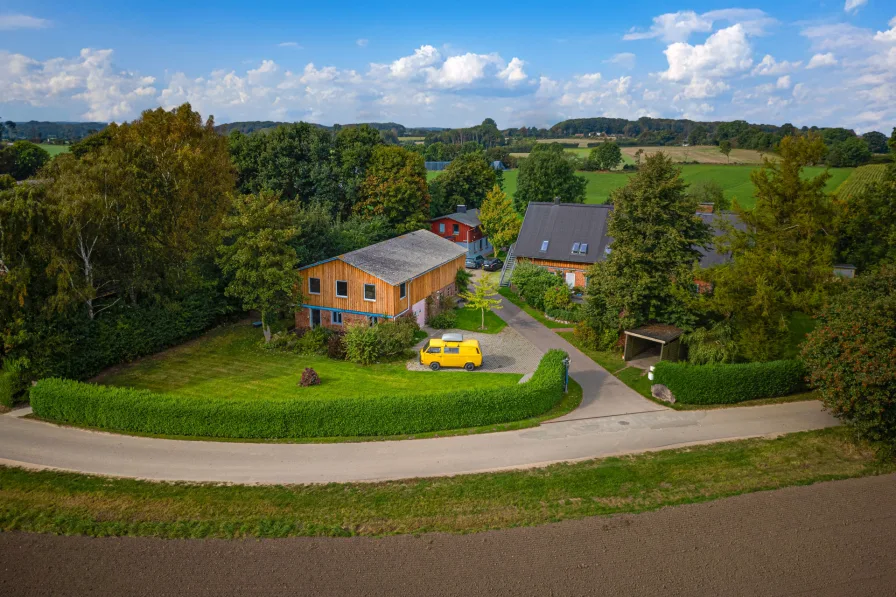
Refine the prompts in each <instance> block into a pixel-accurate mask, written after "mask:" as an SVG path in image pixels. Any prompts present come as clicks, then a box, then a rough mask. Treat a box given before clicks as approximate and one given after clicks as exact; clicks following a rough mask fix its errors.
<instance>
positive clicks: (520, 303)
mask: <svg viewBox="0 0 896 597" xmlns="http://www.w3.org/2000/svg"><path fill="white" fill-rule="evenodd" d="M498 292H499V293H500V294H501V296H503V297H504V298H506V299H507V300H508V301H510V302H511V303H513V304H514V305H516V306H517V307H519V308H520V309H522V310H523V311H525V312H526V313H528V314H529V315H531V316H532V317H534V318H535V319H536V320H538V321H539V322H541V324H542V325H544V326H545V327H548V328H552V329H564V328H565V329H568V328H570V327H571V326H570V324H568V323H560V322H557V321H551V320H550V319H548V318H547V317H545V316H544V313H542V312H541V311H539V310H538V309H536V308H534V307H532V306H530V305H529V304H528V303H527V302H526V301H524V300H523V299H522V297H520V295H518V294H517V293H515V292H514V291H513V290H511V289H510V288H507V287H503V288H500V289H499V290H498Z"/></svg>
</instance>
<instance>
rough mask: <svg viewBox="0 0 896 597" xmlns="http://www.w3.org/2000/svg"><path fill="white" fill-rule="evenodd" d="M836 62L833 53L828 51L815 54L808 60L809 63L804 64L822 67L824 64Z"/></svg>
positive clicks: (834, 63)
mask: <svg viewBox="0 0 896 597" xmlns="http://www.w3.org/2000/svg"><path fill="white" fill-rule="evenodd" d="M836 64H837V59H836V58H834V54H833V53H831V52H828V53H827V54H815V55H814V56H812V58H811V59H810V60H809V64H807V65H806V68H809V69H812V68H822V67H825V66H834V65H836Z"/></svg>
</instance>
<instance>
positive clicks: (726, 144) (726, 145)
mask: <svg viewBox="0 0 896 597" xmlns="http://www.w3.org/2000/svg"><path fill="white" fill-rule="evenodd" d="M719 151H720V152H722V153H723V154H725V159H727V160H728V163H729V164H730V163H731V141H728V140H727V139H725V140H724V141H721V142H720V143H719Z"/></svg>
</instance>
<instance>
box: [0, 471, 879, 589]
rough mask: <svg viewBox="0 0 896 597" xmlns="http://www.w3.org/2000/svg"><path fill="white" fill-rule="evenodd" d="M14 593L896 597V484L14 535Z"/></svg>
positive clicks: (8, 558) (9, 573) (7, 574)
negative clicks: (338, 530)
mask: <svg viewBox="0 0 896 597" xmlns="http://www.w3.org/2000/svg"><path fill="white" fill-rule="evenodd" d="M0 553H2V554H3V558H2V560H0V570H2V571H3V573H2V574H0V594H2V595H4V596H6V597H18V596H20V595H21V596H24V595H28V596H40V595H87V594H91V595H94V594H96V595H133V596H142V595H147V596H150V595H152V596H155V595H215V596H221V595H320V596H327V595H334V596H336V595H338V596H340V597H354V596H362V595H390V596H395V597H402V596H405V595H408V596H418V595H426V596H432V597H441V596H448V595H457V596H461V595H462V596H468V595H470V596H472V595H489V596H492V597H501V596H504V595H514V596H529V595H537V596H539V597H541V596H545V595H619V596H626V595H638V596H653V595H658V596H660V595H661V596H663V597H670V596H677V595H683V596H684V595H686V596H695V597H701V596H712V597H720V596H727V595H739V596H754V595H770V596H771V595H774V596H785V595H801V596H804V597H810V596H811V597H829V596H846V595H850V596H852V595H861V596H863V597H873V596H876V595H880V596H885V595H886V596H891V595H893V587H896V555H894V554H896V475H887V476H881V477H867V478H864V479H851V480H847V481H834V482H829V483H819V484H816V485H810V486H807V487H792V488H788V489H782V490H778V491H766V492H760V493H753V494H749V495H743V496H738V497H733V498H728V499H723V500H718V501H713V502H708V503H705V504H695V505H690V506H680V507H676V508H664V509H662V510H658V511H656V512H648V513H645V514H636V515H622V516H613V517H594V518H587V519H584V520H577V521H567V522H562V523H558V524H550V525H544V526H540V527H531V528H517V529H508V530H505V531H493V532H487V533H475V534H472V535H444V534H426V535H421V536H400V537H385V538H381V539H374V538H365V537H353V538H346V539H332V538H293V539H268V540H261V541H258V540H241V541H221V540H164V539H146V538H130V537H125V538H110V537H106V538H100V539H94V538H89V537H59V536H55V535H36V534H34V535H32V534H26V533H0Z"/></svg>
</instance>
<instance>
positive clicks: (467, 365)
mask: <svg viewBox="0 0 896 597" xmlns="http://www.w3.org/2000/svg"><path fill="white" fill-rule="evenodd" d="M475 368H476V365H474V364H473V363H467V364H466V365H464V369H466V370H467V371H472V370H473V369H475Z"/></svg>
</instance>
